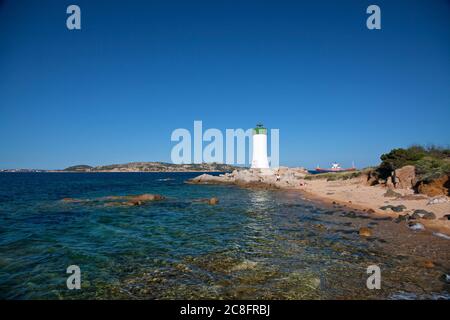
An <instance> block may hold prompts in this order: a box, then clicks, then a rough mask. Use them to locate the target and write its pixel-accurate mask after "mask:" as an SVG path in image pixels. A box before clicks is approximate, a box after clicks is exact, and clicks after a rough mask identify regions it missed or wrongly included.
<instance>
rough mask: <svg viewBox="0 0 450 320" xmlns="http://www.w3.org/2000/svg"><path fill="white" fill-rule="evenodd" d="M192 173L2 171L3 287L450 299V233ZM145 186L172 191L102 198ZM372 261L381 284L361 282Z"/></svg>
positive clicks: (127, 293)
mask: <svg viewBox="0 0 450 320" xmlns="http://www.w3.org/2000/svg"><path fill="white" fill-rule="evenodd" d="M196 175H198V174H196V173H91V174H82V173H77V174H75V173H29V174H28V173H0V298H3V299H80V298H83V299H85V298H87V299H92V298H97V299H110V298H112V299H183V298H225V299H226V298H236V299H258V298H266V299H354V298H358V299H386V298H394V299H397V298H444V299H448V298H449V294H448V292H449V286H448V284H446V283H445V281H443V280H442V275H443V274H444V273H446V272H447V273H448V270H449V266H450V263H449V261H450V258H449V254H450V253H449V243H450V242H449V240H445V239H442V238H438V237H435V236H433V235H432V234H431V233H430V232H420V233H414V232H412V231H410V230H408V229H407V228H406V226H405V225H403V224H396V223H394V222H392V221H390V220H388V219H382V218H376V217H369V216H367V215H366V214H365V213H363V212H355V211H354V210H351V209H349V208H343V207H337V206H332V207H330V206H327V205H325V204H321V203H315V202H311V201H308V200H307V199H304V198H303V197H302V196H301V194H299V193H298V192H286V191H268V190H250V189H241V188H237V187H232V186H213V185H189V184H185V183H184V181H185V180H186V179H188V178H191V177H194V176H196ZM143 193H157V194H162V195H164V196H165V197H167V199H165V200H163V201H157V202H151V203H147V204H143V205H141V206H132V207H130V206H108V205H107V203H105V202H104V201H102V200H101V199H102V197H106V196H120V195H131V194H143ZM212 196H216V197H218V198H219V199H220V202H219V204H218V205H214V206H213V205H208V204H205V203H200V202H196V201H195V200H196V199H201V198H209V197H212ZM64 198H73V199H77V200H81V201H79V202H78V201H75V202H68V201H62V199H64ZM361 226H369V227H370V228H372V229H373V232H374V236H373V237H371V238H369V239H363V238H360V237H359V235H358V232H357V230H358V228H359V227H361ZM425 260H432V261H433V262H434V264H435V267H434V268H426V267H424V263H423V262H424V261H425ZM74 264H75V265H78V266H79V267H80V268H81V273H82V288H81V290H72V291H71V290H68V289H67V287H66V278H67V276H68V275H67V274H66V268H67V267H68V266H69V265H74ZM371 264H377V265H379V266H380V267H381V269H382V289H381V290H368V289H367V288H366V279H367V276H368V275H367V274H366V268H367V266H369V265H371Z"/></svg>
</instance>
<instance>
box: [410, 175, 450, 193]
mask: <svg viewBox="0 0 450 320" xmlns="http://www.w3.org/2000/svg"><path fill="white" fill-rule="evenodd" d="M416 190H417V192H419V193H423V194H426V195H427V196H430V197H435V196H450V178H449V176H447V175H444V176H442V177H440V178H438V179H434V180H432V181H429V182H424V181H421V182H419V183H418V185H417V186H416Z"/></svg>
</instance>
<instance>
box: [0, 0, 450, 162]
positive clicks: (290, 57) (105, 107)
mask: <svg viewBox="0 0 450 320" xmlns="http://www.w3.org/2000/svg"><path fill="white" fill-rule="evenodd" d="M310 2H311V3H306V2H305V3H304V2H303V1H275V0H274V1H263V0H254V1H247V0H242V1H234V0H214V1H196V0H185V1H170V0H164V1H163V0H161V1H106V0H104V1H94V0H73V1H72V0H71V1H50V0H47V1H44V0H40V1H38V0H36V1H15V0H14V1H13V0H3V1H2V0H0V137H1V139H0V168H17V167H32V168H44V169H51V168H64V167H66V166H69V165H74V164H90V165H99V164H110V163H123V162H130V161H170V151H171V148H172V147H173V145H174V143H173V142H171V141H170V135H171V132H172V130H174V129H176V128H188V129H192V126H193V121H194V120H202V121H203V125H204V127H206V128H219V129H222V130H224V129H226V128H250V127H253V126H254V125H255V123H257V122H263V123H264V124H265V125H266V126H267V127H268V128H279V129H280V148H281V150H280V160H281V164H283V165H291V166H294V165H303V166H307V167H313V166H315V165H316V164H317V163H319V164H321V165H322V166H326V165H328V164H329V163H330V162H331V161H339V162H341V164H342V165H344V166H348V165H350V164H351V161H352V160H354V161H355V163H356V165H357V166H367V165H372V164H377V163H378V162H379V156H380V154H381V153H383V152H386V151H389V150H390V149H391V148H394V147H402V146H403V147H404V146H408V145H410V144H413V143H421V144H430V143H434V144H440V145H448V144H449V142H450V125H449V123H450V122H449V120H450V2H449V1H444V0H431V1H425V0H421V1H413V0H411V1H394V0H389V1H372V0H371V1H362V0H354V1H350V0H343V1H334V0H329V1H310ZM70 4H78V5H79V6H80V7H81V11H82V30H81V31H69V30H67V28H66V17H67V14H66V8H67V6H68V5H70ZM370 4H377V5H379V6H380V7H381V11H382V30H377V31H370V30H368V29H367V28H366V18H367V16H368V15H367V14H366V12H365V11H366V8H367V6H368V5H370Z"/></svg>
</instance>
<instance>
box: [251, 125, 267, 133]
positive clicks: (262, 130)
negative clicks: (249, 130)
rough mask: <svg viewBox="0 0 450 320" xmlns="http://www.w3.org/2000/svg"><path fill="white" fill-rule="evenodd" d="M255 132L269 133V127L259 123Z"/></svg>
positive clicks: (254, 129)
mask: <svg viewBox="0 0 450 320" xmlns="http://www.w3.org/2000/svg"><path fill="white" fill-rule="evenodd" d="M253 134H267V129H266V128H264V126H263V125H262V124H261V123H258V124H257V125H256V128H253Z"/></svg>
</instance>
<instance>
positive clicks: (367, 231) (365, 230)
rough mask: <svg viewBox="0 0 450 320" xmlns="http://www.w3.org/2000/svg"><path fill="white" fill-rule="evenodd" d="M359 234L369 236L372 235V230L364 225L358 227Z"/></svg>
mask: <svg viewBox="0 0 450 320" xmlns="http://www.w3.org/2000/svg"><path fill="white" fill-rule="evenodd" d="M359 235H360V236H361V237H370V236H371V235H372V230H370V229H369V228H366V227H362V228H359Z"/></svg>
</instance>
